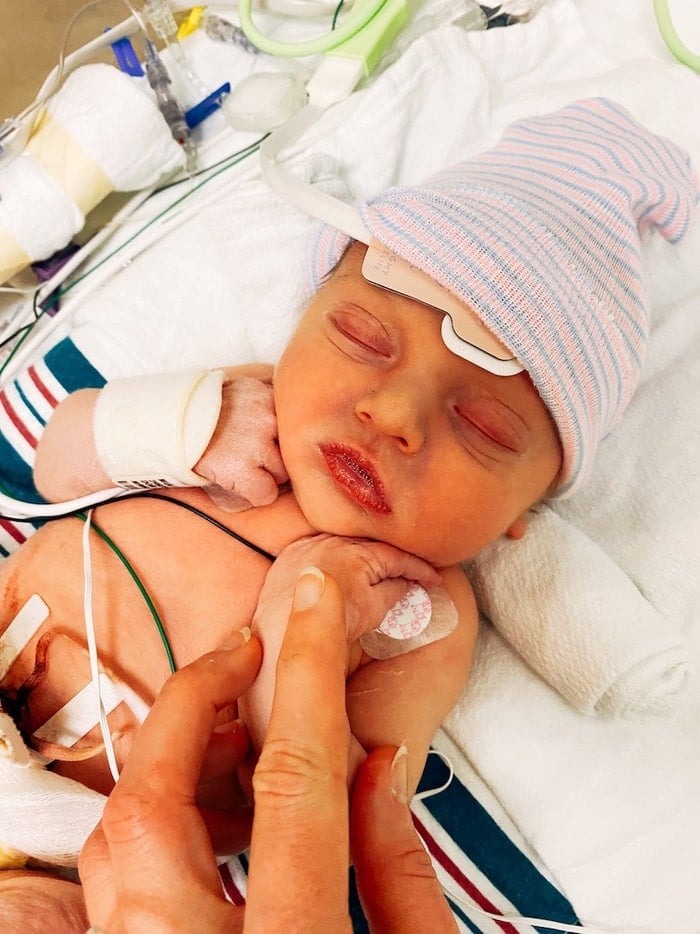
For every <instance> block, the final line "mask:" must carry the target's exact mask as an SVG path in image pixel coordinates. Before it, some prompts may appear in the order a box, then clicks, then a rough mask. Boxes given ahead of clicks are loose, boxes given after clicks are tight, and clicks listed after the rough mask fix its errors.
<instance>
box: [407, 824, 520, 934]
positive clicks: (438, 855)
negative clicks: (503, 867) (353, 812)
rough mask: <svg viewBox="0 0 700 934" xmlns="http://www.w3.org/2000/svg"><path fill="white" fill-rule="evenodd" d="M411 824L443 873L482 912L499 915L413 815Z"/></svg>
mask: <svg viewBox="0 0 700 934" xmlns="http://www.w3.org/2000/svg"><path fill="white" fill-rule="evenodd" d="M413 822H414V824H415V825H416V829H417V831H418V833H419V834H420V835H421V837H422V838H423V842H424V843H425V845H426V847H427V849H428V852H429V853H430V855H431V856H432V857H433V859H434V860H435V861H436V862H438V863H439V864H440V865H441V866H442V868H443V869H444V870H445V872H446V873H447V874H448V875H449V876H451V877H452V878H453V879H454V881H455V882H456V883H457V885H459V886H460V887H461V888H462V889H464V891H465V892H466V893H467V895H468V896H469V897H470V898H471V899H472V901H473V902H474V903H475V904H476V905H477V906H478V907H479V908H482V909H483V910H484V911H488V912H490V913H491V914H495V915H498V914H500V913H501V912H500V911H499V910H498V908H497V907H496V906H495V905H494V904H492V903H491V902H490V901H489V900H488V898H487V897H486V896H485V895H484V894H483V893H482V892H480V891H479V889H478V888H477V887H476V886H475V885H474V883H473V882H472V881H471V879H468V878H467V877H466V876H465V875H464V873H463V872H462V870H461V869H460V868H459V866H457V864H456V863H454V862H452V860H451V859H450V857H449V856H448V855H447V853H445V852H444V850H441V849H440V847H439V845H438V843H437V841H436V840H435V839H434V838H433V837H432V836H431V835H430V833H428V830H427V828H426V827H425V826H424V825H423V824H422V823H421V822H420V821H419V820H418V818H417V817H416V815H415V814H414V815H413ZM460 907H463V906H460ZM493 923H494V924H497V925H498V926H499V927H500V928H501V930H502V931H505V932H506V934H519V932H518V929H517V928H515V927H514V926H513V925H512V924H510V923H509V922H508V921H499V920H497V919H496V918H494V919H493Z"/></svg>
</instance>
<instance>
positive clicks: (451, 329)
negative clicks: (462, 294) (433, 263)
mask: <svg viewBox="0 0 700 934" xmlns="http://www.w3.org/2000/svg"><path fill="white" fill-rule="evenodd" d="M362 275H363V276H364V277H365V279H366V280H367V281H368V282H371V283H372V285H377V286H379V287H380V288H383V289H388V290H389V291H391V292H396V293H397V294H398V295H405V296H406V297H407V298H413V299H415V300H416V301H419V302H422V303H423V304H424V305H428V306H430V307H431V308H435V309H436V310H437V311H444V312H445V317H444V318H443V320H442V327H441V334H442V339H443V341H444V343H445V346H446V347H447V348H448V349H449V350H451V351H452V353H454V354H456V355H457V356H458V357H462V358H463V359H464V360H468V361H469V362H470V363H475V364H476V365H477V366H479V367H481V368H482V369H483V370H488V372H489V373H495V374H496V375H497V376H513V375H514V374H515V373H520V372H521V371H522V370H523V369H524V367H523V366H522V365H521V364H520V362H519V361H518V360H517V358H516V357H514V356H513V354H512V353H511V352H510V351H509V350H508V349H507V348H506V347H504V346H503V344H502V343H501V342H500V341H499V340H498V338H497V337H496V336H495V335H494V334H492V333H491V331H489V329H488V328H487V327H486V326H485V325H484V324H482V323H481V321H479V319H478V318H477V317H476V315H475V314H474V313H473V312H472V311H471V309H470V308H468V307H467V306H466V305H465V304H463V303H462V302H460V300H459V299H458V298H457V297H456V296H454V295H452V294H451V293H450V292H448V291H447V290H446V289H443V288H442V286H441V285H438V283H437V282H435V280H434V279H431V278H430V276H428V275H426V274H425V273H424V272H422V271H421V270H420V269H416V268H415V266H411V265H410V263H407V262H406V261H405V260H403V259H401V257H400V256H397V255H396V253H393V252H392V251H391V250H389V249H388V248H387V247H385V246H383V244H381V243H379V241H378V240H375V239H374V238H372V240H371V241H370V244H369V246H368V247H367V253H366V254H365V258H364V261H363V263H362Z"/></svg>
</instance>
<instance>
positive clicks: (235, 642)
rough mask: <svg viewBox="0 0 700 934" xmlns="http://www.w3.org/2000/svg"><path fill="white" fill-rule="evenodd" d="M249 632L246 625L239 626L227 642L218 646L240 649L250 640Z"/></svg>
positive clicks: (223, 648)
mask: <svg viewBox="0 0 700 934" xmlns="http://www.w3.org/2000/svg"><path fill="white" fill-rule="evenodd" d="M250 637H251V632H250V629H249V628H248V626H241V628H240V629H237V630H236V632H234V633H233V635H232V636H231V638H230V639H229V640H228V642H223V643H222V644H221V645H220V646H219V648H220V649H222V650H226V649H240V647H241V646H242V645H245V644H246V642H250Z"/></svg>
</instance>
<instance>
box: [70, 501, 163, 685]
mask: <svg viewBox="0 0 700 934" xmlns="http://www.w3.org/2000/svg"><path fill="white" fill-rule="evenodd" d="M74 515H75V517H76V519H80V521H81V522H87V516H86V515H85V513H84V512H76V513H75V514H74ZM90 527H91V528H92V529H94V530H95V532H97V534H98V535H99V536H100V538H101V539H102V541H103V542H105V544H107V545H108V546H109V547H110V548H111V549H112V551H113V552H114V554H115V555H116V556H117V558H119V560H120V561H121V563H122V564H123V565H124V567H125V568H126V570H127V571H128V572H129V574H130V576H131V579H132V580H133V582H134V583H135V584H136V586H137V587H138V589H139V592H140V594H141V596H142V597H143V599H144V600H145V602H146V606H147V607H148V609H149V611H150V614H151V616H152V617H153V622H154V623H155V625H156V629H157V630H158V635H159V636H160V640H161V642H162V643H163V648H164V649H165V654H166V655H167V656H168V664H169V665H170V671H171V672H175V671H177V666H176V664H175V659H174V657H173V650H172V648H171V646H170V642H169V640H168V636H167V634H166V632H165V627H164V626H163V622H162V620H161V618H160V616H159V615H158V610H156V608H155V604H154V603H153V600H152V599H151V596H150V594H149V593H148V591H147V590H146V588H145V587H144V585H143V582H142V581H141V578H140V577H139V576H138V574H137V573H136V571H135V570H134V568H133V566H132V565H131V563H130V561H129V559H128V558H127V557H126V555H125V554H124V552H123V551H122V550H121V548H120V547H119V546H118V545H117V543H116V542H115V541H113V539H111V538H110V537H109V535H107V533H106V532H105V531H104V530H103V529H101V528H100V527H99V525H97V524H96V523H95V522H91V523H90Z"/></svg>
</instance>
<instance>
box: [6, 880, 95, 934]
mask: <svg viewBox="0 0 700 934" xmlns="http://www.w3.org/2000/svg"><path fill="white" fill-rule="evenodd" d="M89 926H90V922H89V921H88V917H87V913H86V911H85V902H84V901H83V895H82V891H81V888H80V886H79V885H76V884H75V883H73V882H68V881H67V880H65V879H57V878H56V877H55V876H49V875H46V874H45V873H39V872H27V871H25V870H18V871H14V870H7V871H5V872H0V931H8V932H9V931H22V934H45V932H46V931H51V932H52V934H84V932H85V931H87V929H88V928H89Z"/></svg>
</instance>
